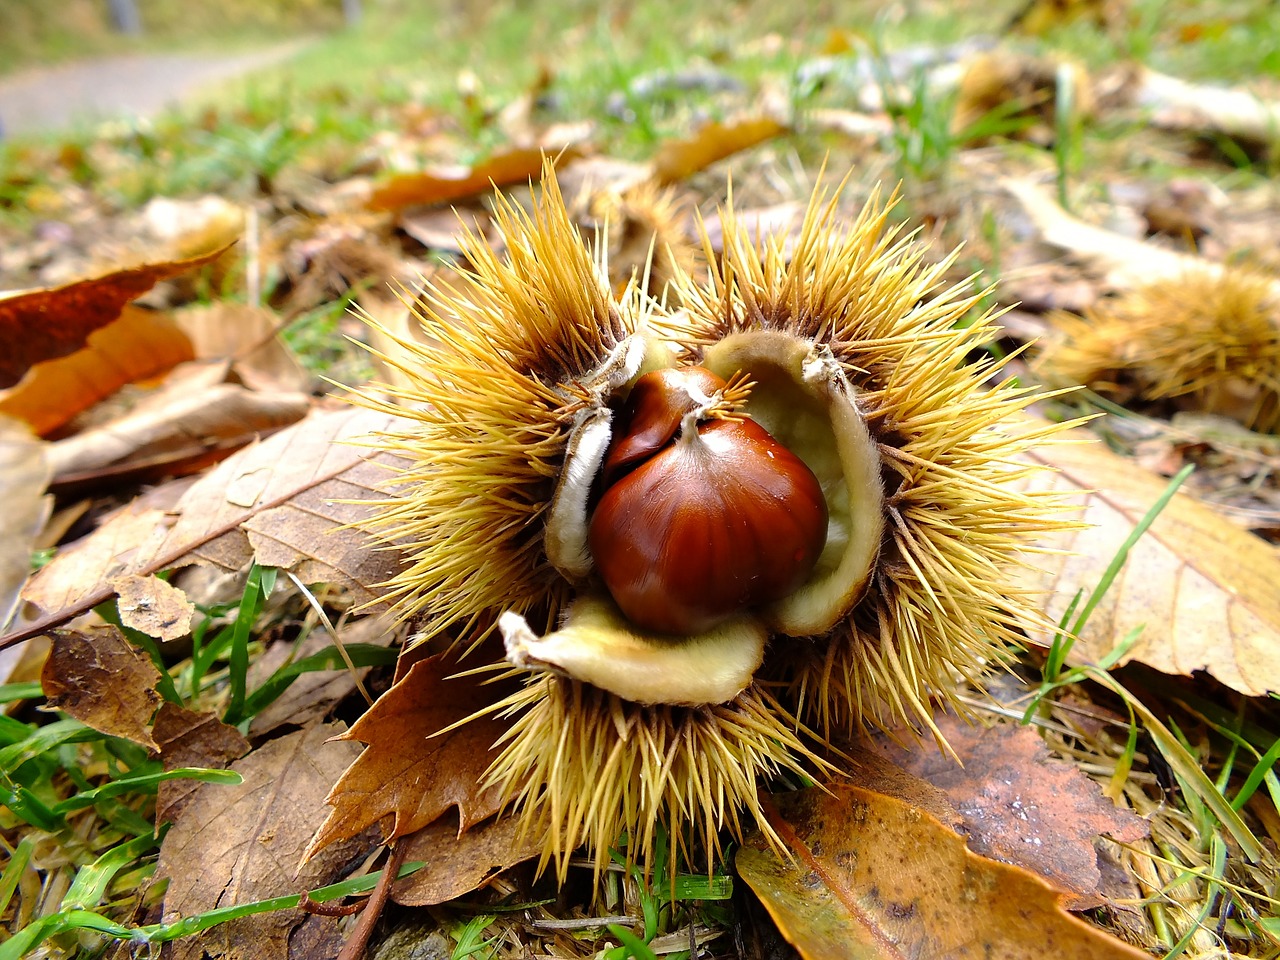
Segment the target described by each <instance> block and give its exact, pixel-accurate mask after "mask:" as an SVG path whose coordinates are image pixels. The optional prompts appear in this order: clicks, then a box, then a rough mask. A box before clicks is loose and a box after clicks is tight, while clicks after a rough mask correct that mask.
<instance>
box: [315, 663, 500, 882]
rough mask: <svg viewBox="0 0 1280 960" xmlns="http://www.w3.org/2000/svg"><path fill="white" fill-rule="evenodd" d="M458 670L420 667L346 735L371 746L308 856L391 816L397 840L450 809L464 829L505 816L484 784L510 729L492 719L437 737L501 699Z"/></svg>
mask: <svg viewBox="0 0 1280 960" xmlns="http://www.w3.org/2000/svg"><path fill="white" fill-rule="evenodd" d="M457 670H458V662H457V660H456V659H454V658H452V657H450V658H446V657H444V656H435V657H430V658H428V659H426V660H421V661H419V662H418V663H415V664H414V665H413V667H412V668H411V669H410V670H409V672H408V673H407V674H405V676H404V677H403V678H402V679H401V680H400V682H399V683H397V684H396V685H395V686H394V687H392V688H391V689H390V690H388V691H387V692H386V693H384V694H383V695H382V696H381V697H379V698H378V700H377V702H376V703H374V705H373V706H372V707H370V708H369V710H368V712H367V713H365V714H364V716H362V717H361V718H360V719H359V720H357V721H356V722H355V724H354V725H353V726H352V727H351V729H350V730H349V731H347V732H346V733H345V734H343V735H342V739H343V740H359V741H360V742H361V743H364V744H367V747H366V748H365V751H364V753H362V754H360V756H359V757H358V758H357V759H356V761H355V763H353V764H352V765H351V767H350V768H349V769H348V770H347V772H346V773H344V774H343V775H342V778H341V779H340V780H339V781H338V782H337V783H336V784H335V785H334V787H333V790H332V791H330V793H329V798H328V802H329V803H330V804H332V805H333V810H332V812H330V814H329V818H328V819H327V820H325V822H324V825H323V826H321V827H320V829H319V831H317V832H316V835H315V839H314V840H312V841H311V846H310V847H309V848H308V849H307V853H306V856H308V857H310V856H313V855H314V854H316V853H317V852H319V851H320V850H322V849H324V848H325V847H326V846H328V845H329V844H330V843H333V842H334V841H335V840H345V839H346V838H348V837H353V836H355V835H356V834H357V833H359V832H360V831H362V830H364V829H366V828H368V827H370V826H372V825H373V824H375V823H377V822H378V821H379V820H381V819H382V818H383V817H387V816H389V817H391V818H392V823H391V829H390V830H389V831H387V839H389V840H392V839H395V838H396V837H403V836H405V835H406V834H410V833H414V832H416V831H418V830H421V829H422V828H423V827H425V826H427V825H428V824H429V823H432V822H434V821H435V820H436V819H437V818H438V817H439V816H440V815H441V814H443V813H444V812H445V811H446V810H448V809H449V808H450V807H454V806H456V807H457V808H458V814H459V817H460V819H461V829H463V830H466V829H468V828H469V827H471V826H472V825H474V824H476V823H479V822H480V821H481V820H483V819H485V818H486V817H490V816H492V815H493V814H494V813H496V812H497V810H498V793H497V790H495V789H489V790H482V789H481V788H480V778H481V777H482V776H483V775H484V771H485V770H486V769H487V768H488V766H489V761H490V760H491V759H492V754H491V749H490V748H491V747H492V746H493V744H494V743H495V742H496V741H497V739H498V738H499V737H500V736H501V735H502V733H503V732H504V730H505V729H506V724H504V723H502V722H501V721H499V720H496V719H494V718H493V717H488V716H486V717H481V718H478V719H476V720H472V721H470V722H468V723H465V724H463V725H462V726H460V727H458V728H457V729H455V730H451V731H450V732H448V733H445V734H441V735H439V736H436V734H437V733H439V731H441V730H444V729H445V728H446V727H449V726H451V725H452V724H455V723H457V722H458V721H460V720H464V719H466V718H467V717H469V716H471V715H472V714H474V713H475V712H476V711H477V710H480V709H482V708H484V707H487V706H489V705H490V704H492V703H493V702H494V700H495V698H497V697H500V696H501V691H495V688H494V686H493V685H492V684H484V685H482V683H481V680H480V679H479V678H477V677H474V676H465V677H450V674H453V673H456V672H457Z"/></svg>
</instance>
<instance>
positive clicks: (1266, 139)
mask: <svg viewBox="0 0 1280 960" xmlns="http://www.w3.org/2000/svg"><path fill="white" fill-rule="evenodd" d="M1132 95H1133V99H1134V101H1135V102H1136V103H1137V104H1138V106H1141V107H1145V108H1146V109H1148V110H1150V111H1152V115H1151V119H1152V121H1153V122H1154V123H1155V124H1156V125H1157V126H1161V127H1165V128H1167V129H1173V130H1190V131H1192V132H1194V133H1205V132H1210V133H1222V134H1226V135H1227V136H1229V137H1238V138H1239V139H1241V140H1248V141H1252V142H1254V143H1270V142H1272V141H1273V140H1274V139H1275V135H1276V130H1277V129H1278V128H1280V101H1276V100H1264V99H1263V98H1262V97H1259V96H1258V95H1257V94H1255V93H1252V92H1251V91H1249V90H1242V89H1239V88H1233V87H1220V86H1211V85H1208V84H1202V83H1191V82H1189V81H1187V80H1183V79H1182V78H1180V77H1171V76H1169V75H1168V74H1165V73H1159V72H1157V71H1155V70H1149V69H1145V68H1144V69H1143V70H1142V71H1141V72H1140V73H1139V75H1138V77H1137V80H1136V82H1135V84H1134V88H1133V91H1132Z"/></svg>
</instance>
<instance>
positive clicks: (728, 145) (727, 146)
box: [653, 117, 788, 183]
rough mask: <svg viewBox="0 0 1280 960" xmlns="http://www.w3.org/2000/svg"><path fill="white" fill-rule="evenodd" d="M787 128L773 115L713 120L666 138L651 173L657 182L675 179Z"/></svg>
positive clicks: (754, 144) (771, 137)
mask: <svg viewBox="0 0 1280 960" xmlns="http://www.w3.org/2000/svg"><path fill="white" fill-rule="evenodd" d="M787 129H788V127H787V126H786V124H783V123H779V122H778V121H777V120H774V119H773V118H772V117H748V118H746V119H743V120H737V121H734V122H731V123H720V122H719V121H716V120H713V121H711V122H710V123H708V124H705V125H703V126H702V127H701V128H700V129H699V130H698V132H697V133H695V134H694V135H693V136H692V137H690V138H688V139H686V140H667V141H666V142H664V143H663V144H662V145H661V146H660V147H658V153H657V155H656V156H655V157H654V158H653V173H654V177H655V178H656V179H657V180H658V181H659V182H660V183H677V182H679V181H681V180H684V179H685V178H686V177H689V176H692V175H693V174H695V173H697V172H698V171H699V170H705V169H706V168H707V167H709V166H711V164H713V163H715V162H716V161H717V160H723V159H724V158H725V157H729V156H732V155H733V154H735V153H737V152H738V151H739V150H746V149H747V148H748V147H754V146H756V145H757V144H761V143H764V142H765V141H766V140H772V139H773V138H774V137H776V136H778V135H780V134H783V133H786V132H787Z"/></svg>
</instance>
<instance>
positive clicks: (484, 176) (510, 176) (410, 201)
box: [368, 147, 578, 211]
mask: <svg viewBox="0 0 1280 960" xmlns="http://www.w3.org/2000/svg"><path fill="white" fill-rule="evenodd" d="M577 155H578V151H577V150H575V149H574V148H572V147H570V148H568V149H566V150H565V151H563V152H562V153H561V154H559V155H558V156H557V157H555V158H554V159H555V160H556V162H564V161H567V160H570V159H572V158H573V157H575V156H577ZM546 157H547V155H546V153H545V151H543V150H542V149H540V148H538V147H512V148H511V149H508V150H500V151H498V152H496V153H494V154H492V155H491V156H490V157H489V158H488V159H487V160H485V161H483V162H482V163H477V164H475V165H474V166H471V167H454V168H449V169H438V170H435V171H426V172H423V173H402V174H398V175H397V176H394V177H392V178H391V179H390V180H387V181H386V182H384V183H382V184H381V185H380V186H378V187H376V188H375V189H374V191H373V195H372V196H371V197H370V198H369V203H368V206H369V209H370V210H386V211H398V210H403V209H404V208H405V207H417V206H426V205H428V204H441V203H450V202H452V201H454V200H462V199H464V198H466V197H471V196H474V195H476V194H478V193H484V192H486V191H488V190H492V189H493V188H494V187H505V186H510V185H511V184H520V183H528V182H529V181H530V180H538V179H541V176H542V165H543V162H544V160H545V159H546Z"/></svg>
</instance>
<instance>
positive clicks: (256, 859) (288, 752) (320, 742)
mask: <svg viewBox="0 0 1280 960" xmlns="http://www.w3.org/2000/svg"><path fill="white" fill-rule="evenodd" d="M341 729H342V727H341V725H340V724H330V725H327V726H319V725H317V726H314V727H311V728H309V729H307V730H299V731H298V732H296V733H292V734H289V735H288V736H285V737H281V738H280V739H278V740H271V741H269V742H268V743H266V744H264V745H263V746H261V747H259V748H258V749H257V750H255V751H253V752H252V753H250V754H249V755H248V756H246V757H245V758H244V759H242V760H238V761H236V762H235V763H233V764H232V765H231V769H232V770H234V771H236V772H237V773H239V774H240V775H241V776H242V777H243V778H244V782H243V783H241V784H240V785H239V786H226V785H223V784H201V786H200V788H199V789H198V790H197V791H196V793H195V795H194V796H193V797H192V798H191V799H190V801H189V803H188V805H187V808H186V810H185V811H184V812H183V815H182V817H181V819H179V820H178V822H177V823H176V824H174V826H173V828H172V829H170V831H169V833H168V834H167V835H166V836H165V839H164V843H163V845H162V846H161V847H160V859H159V862H158V863H157V865H156V876H157V877H161V878H168V880H169V887H168V890H167V891H166V892H165V897H164V915H165V918H166V919H169V918H176V917H178V916H191V915H193V914H196V913H204V912H206V911H208V910H214V909H217V908H219V907H230V906H235V905H237V904H242V903H250V902H252V901H254V900H265V899H268V898H270V897H278V896H284V895H286V894H290V893H300V892H302V891H304V890H309V889H311V888H314V887H318V886H322V885H324V884H326V883H329V882H331V881H333V880H334V879H336V878H337V877H338V876H339V875H340V874H341V872H342V870H343V869H344V868H345V867H346V866H347V865H348V863H349V862H350V860H351V858H352V855H353V854H355V855H359V853H360V852H361V850H359V849H353V848H352V845H344V846H346V849H344V846H335V847H332V848H330V849H329V850H327V851H325V852H324V853H323V854H321V855H320V856H318V857H315V858H314V859H312V860H310V861H309V862H308V863H306V864H305V865H304V866H302V867H298V862H299V859H300V857H301V855H302V851H303V849H304V848H305V847H306V844H307V841H308V840H309V839H310V837H311V834H312V833H313V832H314V831H315V828H316V826H317V825H318V824H319V822H320V818H321V817H322V816H323V810H324V808H323V804H322V802H321V798H322V797H323V796H324V794H325V792H326V791H327V790H328V789H329V787H330V786H331V785H332V783H333V781H334V780H335V779H337V777H338V774H339V773H340V771H341V770H342V769H343V767H345V766H346V764H347V763H348V762H349V761H350V760H351V757H352V755H353V754H355V753H356V748H355V747H354V746H352V745H350V744H346V743H332V742H329V741H330V739H331V738H332V737H333V736H334V735H335V734H338V733H340V732H341ZM354 846H360V845H354ZM305 916H306V915H305V914H303V913H302V912H301V911H297V910H276V911H274V912H271V913H263V914H257V915H255V916H250V917H242V918H240V919H237V920H231V921H229V922H227V923H224V924H220V925H219V926H216V927H214V928H212V929H211V930H207V931H205V932H204V933H202V934H199V935H197V936H192V937H184V938H183V939H181V940H178V941H176V942H175V943H174V944H173V957H174V960H204V958H205V957H212V958H220V957H237V958H238V957H254V958H262V960H270V958H273V957H281V958H284V957H287V956H288V942H289V933H290V931H291V930H292V929H293V928H294V927H296V926H297V925H298V924H300V923H302V921H303V919H304V918H305Z"/></svg>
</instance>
